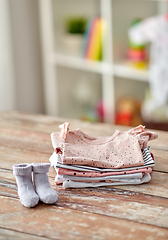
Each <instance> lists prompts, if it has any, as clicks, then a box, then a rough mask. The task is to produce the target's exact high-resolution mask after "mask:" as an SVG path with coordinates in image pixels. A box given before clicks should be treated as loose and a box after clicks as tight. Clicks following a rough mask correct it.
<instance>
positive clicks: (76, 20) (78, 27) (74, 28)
mask: <svg viewBox="0 0 168 240" xmlns="http://www.w3.org/2000/svg"><path fill="white" fill-rule="evenodd" d="M86 24H87V19H86V18H85V17H69V18H67V19H66V20H65V29H66V31H67V32H68V33H72V34H84V32H85V28H86Z"/></svg>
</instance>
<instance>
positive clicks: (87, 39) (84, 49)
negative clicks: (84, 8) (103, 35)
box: [82, 18, 96, 57]
mask: <svg viewBox="0 0 168 240" xmlns="http://www.w3.org/2000/svg"><path fill="white" fill-rule="evenodd" d="M95 22H96V18H91V19H90V20H89V21H88V23H87V26H86V30H85V33H84V37H83V44H82V57H86V54H87V51H88V48H89V45H90V39H91V38H92V37H91V35H92V32H93V29H94V25H95Z"/></svg>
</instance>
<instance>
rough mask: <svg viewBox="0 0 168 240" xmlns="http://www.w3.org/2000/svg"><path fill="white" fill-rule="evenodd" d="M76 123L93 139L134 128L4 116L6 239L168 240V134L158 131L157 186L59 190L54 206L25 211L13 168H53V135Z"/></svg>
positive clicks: (0, 203)
mask: <svg viewBox="0 0 168 240" xmlns="http://www.w3.org/2000/svg"><path fill="white" fill-rule="evenodd" d="M65 121H69V122H70V130H74V129H76V128H80V129H81V130H82V131H83V132H84V133H86V134H89V135H92V136H110V135H112V134H113V133H114V131H115V130H116V129H119V130H127V129H129V128H128V127H123V126H116V125H110V124H101V123H89V122H81V121H78V120H68V119H66V120H65V119H60V118H54V117H50V116H44V115H29V114H23V113H17V112H2V113H0V239H12V240H13V239H32V240H37V239H42V240H43V239H94V240H95V239H118V240H120V239H124V240H125V239H134V240H138V239H148V240H152V239H159V240H161V239H168V132H164V131H156V132H157V133H158V134H159V137H158V139H156V140H154V141H151V142H149V145H150V146H151V148H150V150H151V152H152V153H153V154H154V156H155V167H154V168H153V172H152V180H151V181H150V182H149V183H147V184H142V185H135V186H134V185H131V186H129V185H128V186H116V187H115V186H112V187H99V188H86V189H63V188H62V187H61V186H56V185H55V183H54V178H55V175H56V172H55V170H54V168H53V167H51V168H50V172H49V180H50V184H51V186H52V188H54V189H55V190H56V191H57V192H58V201H57V203H56V204H54V205H46V204H43V203H39V204H38V205H37V206H36V207H34V208H26V207H24V206H23V205H22V204H21V203H20V200H19V198H18V194H17V187H16V181H15V177H14V175H13V173H12V166H13V165H15V164H19V163H32V162H49V157H50V155H51V154H52V152H53V148H52V145H51V139H50V133H51V132H55V131H59V128H58V126H59V125H60V124H62V123H63V122H65Z"/></svg>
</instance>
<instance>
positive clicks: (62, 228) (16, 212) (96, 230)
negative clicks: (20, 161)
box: [0, 196, 168, 240]
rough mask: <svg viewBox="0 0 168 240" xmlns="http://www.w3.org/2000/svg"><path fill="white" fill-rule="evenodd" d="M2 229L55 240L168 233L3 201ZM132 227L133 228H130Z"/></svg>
mask: <svg viewBox="0 0 168 240" xmlns="http://www.w3.org/2000/svg"><path fill="white" fill-rule="evenodd" d="M0 201H1V209H0V213H1V215H0V227H1V228H7V227H9V226H10V229H12V230H15V231H19V232H25V233H29V234H33V235H38V236H43V237H48V238H51V239H118V238H119V239H137V240H138V239H142V238H141V237H142V236H145V237H146V238H148V237H151V238H152V239H158V238H159V239H166V238H167V237H168V230H167V229H165V228H160V227H156V226H150V225H145V224H140V223H136V222H132V221H125V220H122V219H117V218H112V217H108V216H104V215H99V214H92V213H88V212H85V211H83V213H82V214H81V211H78V210H73V209H68V208H63V207H58V206H57V205H55V206H53V205H52V206H49V205H45V207H44V204H39V205H38V206H36V207H35V208H32V209H27V208H25V207H23V206H21V205H20V203H19V200H17V199H9V198H6V197H3V196H2V197H0ZM130 225H131V228H130Z"/></svg>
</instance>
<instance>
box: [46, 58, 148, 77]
mask: <svg viewBox="0 0 168 240" xmlns="http://www.w3.org/2000/svg"><path fill="white" fill-rule="evenodd" d="M49 62H50V64H54V65H60V66H64V67H69V68H74V69H79V70H84V71H91V72H95V73H100V74H108V75H114V76H116V77H121V78H126V79H131V80H138V81H142V82H148V79H149V74H148V71H147V70H139V69H135V68H132V67H130V66H127V65H126V64H124V63H117V64H111V63H105V62H95V61H89V60H86V59H83V58H80V57H74V56H68V55H63V54H55V53H53V54H51V55H50V58H49Z"/></svg>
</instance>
